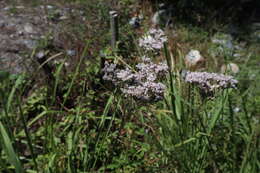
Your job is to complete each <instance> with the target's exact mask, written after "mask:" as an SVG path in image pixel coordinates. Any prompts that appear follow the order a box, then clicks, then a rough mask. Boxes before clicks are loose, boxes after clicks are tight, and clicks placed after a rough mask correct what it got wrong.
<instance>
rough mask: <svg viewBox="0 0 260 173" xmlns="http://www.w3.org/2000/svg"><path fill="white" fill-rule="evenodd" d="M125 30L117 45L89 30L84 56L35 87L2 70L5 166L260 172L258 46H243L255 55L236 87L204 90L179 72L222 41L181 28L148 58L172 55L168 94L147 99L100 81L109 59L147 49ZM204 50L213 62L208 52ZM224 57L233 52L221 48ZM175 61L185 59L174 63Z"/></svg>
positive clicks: (126, 61)
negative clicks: (195, 54) (190, 58)
mask: <svg viewBox="0 0 260 173" xmlns="http://www.w3.org/2000/svg"><path fill="white" fill-rule="evenodd" d="M69 2H72V1H71V0H70V1H69ZM74 2H77V3H82V4H88V5H90V6H89V8H92V7H93V9H92V10H97V14H98V16H99V20H100V21H102V22H104V23H106V22H107V21H108V16H107V14H108V10H109V8H108V7H107V6H106V4H105V3H106V2H102V1H98V2H97V3H96V4H95V3H92V1H83V0H79V1H74ZM183 2H184V1H183ZM132 3H134V1H132V0H122V1H120V3H119V4H120V5H122V6H128V5H130V4H132ZM180 5H185V4H180ZM99 8H101V9H99ZM91 12H93V11H91ZM124 15H126V14H124ZM87 17H88V19H89V20H93V19H97V18H96V17H93V16H91V15H89V16H87ZM94 21H95V20H94ZM126 21H127V20H126V19H122V22H125V24H126ZM100 26H104V25H100ZM100 26H99V27H100ZM89 27H90V26H89ZM91 27H94V26H91ZM100 28H101V27H100ZM78 29H80V27H79V28H78ZM78 29H75V30H71V32H72V31H74V32H76V31H77V30H78ZM92 29H93V28H92ZM121 29H122V30H121V31H122V32H124V33H126V34H125V35H123V36H122V37H121V40H120V41H121V42H119V44H118V50H116V51H113V50H112V49H111V48H110V47H109V46H108V36H109V34H108V32H107V30H106V29H105V30H102V29H100V31H98V30H94V31H91V33H92V34H93V33H94V34H93V35H92V39H89V38H87V39H86V40H87V41H86V40H84V39H85V38H84V39H82V38H80V39H81V40H83V41H84V44H83V45H84V46H83V48H82V47H79V48H81V49H82V50H81V51H80V53H81V54H80V55H79V58H78V59H73V60H71V61H75V62H74V65H75V66H73V67H71V69H70V71H68V70H67V69H66V68H67V67H66V66H65V60H67V58H65V60H64V61H61V63H60V64H58V65H56V66H55V67H54V68H53V71H52V74H53V76H54V79H53V81H48V80H47V82H45V83H41V84H36V85H34V87H33V88H32V89H30V90H29V92H26V89H27V87H28V86H29V85H31V84H32V80H28V77H27V76H26V75H11V74H9V73H8V72H0V81H1V82H0V172H14V171H16V172H23V170H26V171H27V172H50V173H51V172H116V173H117V172H118V173H121V172H124V173H125V172H126V173H127V172H129V173H131V172H162V173H163V172H165V173H168V172H176V173H184V172H193V173H203V172H205V173H206V172H225V173H226V172H227V173H229V172H230V173H231V172H240V173H247V172H250V173H257V172H259V169H260V158H259V156H260V149H259V145H260V143H259V142H260V141H259V135H260V134H259V132H260V126H259V114H260V88H259V85H258V84H259V80H260V79H259V75H257V74H258V73H259V67H258V66H259V65H257V63H258V61H259V60H258V57H259V56H258V54H257V48H249V49H248V50H246V52H245V54H247V53H248V52H250V53H252V54H251V56H250V58H246V59H238V60H237V61H238V62H239V63H240V64H241V66H240V67H241V72H240V73H239V74H237V75H236V78H237V79H238V80H239V86H238V89H228V90H224V91H216V92H215V93H214V95H212V96H211V97H205V96H203V95H202V94H201V92H200V91H199V89H198V88H196V86H194V85H188V84H187V83H185V82H184V81H183V79H182V77H181V76H180V75H179V71H180V70H181V69H182V68H184V65H183V63H182V58H183V57H184V54H185V53H186V52H187V50H189V49H194V48H196V49H202V53H203V54H205V55H208V52H207V51H208V48H212V49H213V50H215V51H216V47H214V45H213V44H212V43H211V42H210V41H209V40H210V38H209V37H210V33H208V32H205V31H204V30H203V29H200V28H193V27H192V26H189V28H188V29H187V28H186V27H182V26H181V27H180V28H177V29H176V30H177V31H178V34H179V35H180V36H179V37H178V38H176V39H175V40H174V41H175V42H176V43H177V44H180V46H176V47H175V48H173V50H170V49H168V48H169V46H170V45H165V47H164V52H163V53H161V55H160V57H157V56H154V57H151V58H153V60H157V58H159V60H160V61H161V59H163V60H166V61H167V63H168V66H169V67H170V69H169V75H168V76H167V80H166V81H164V82H165V83H166V84H167V88H168V90H167V93H166V94H165V99H164V100H162V101H159V102H152V103H142V102H141V101H139V100H134V99H133V98H130V97H125V96H124V95H122V93H121V92H120V88H116V86H113V85H111V84H110V83H107V82H105V81H103V80H102V69H101V66H102V63H101V61H102V60H103V59H102V58H104V59H105V60H108V61H113V62H115V63H119V64H120V65H122V66H124V65H127V66H128V67H129V68H131V65H132V64H136V63H137V62H138V58H139V56H140V54H142V52H138V46H137V45H136V43H135V40H137V39H138V38H137V35H138V34H135V33H134V32H133V30H132V29H131V28H130V27H129V26H127V25H125V26H122V28H121ZM177 31H176V32H177ZM84 32H85V31H84ZM84 32H83V31H82V33H84ZM96 33H99V34H96ZM95 34H96V35H95ZM75 35H76V34H75ZM49 38H51V36H50V37H46V39H43V40H41V41H40V43H39V44H40V45H39V48H41V49H48V45H49V44H50V42H51V40H50V39H49ZM177 44H176V45H177ZM122 45H123V48H122V47H120V46H122ZM97 47H101V48H102V50H103V51H102V54H103V55H101V56H100V50H99V48H97ZM204 49H205V50H206V51H205V50H204ZM255 49H256V50H255ZM120 51H121V52H120ZM203 51H205V52H203ZM172 54H173V55H174V56H172ZM151 56H152V55H151ZM136 57H138V58H136ZM205 58H206V59H207V61H210V60H212V57H210V55H208V57H205ZM218 58H219V59H218V60H219V61H230V60H233V58H234V57H232V56H231V55H230V54H229V52H224V53H223V54H221V55H218ZM159 60H158V61H159ZM173 61H174V62H180V63H179V64H175V65H174V66H171V65H172V64H174V63H173ZM206 68H207V70H209V71H216V69H217V67H215V66H214V67H213V66H210V65H208V66H207V67H206ZM64 71H65V72H64Z"/></svg>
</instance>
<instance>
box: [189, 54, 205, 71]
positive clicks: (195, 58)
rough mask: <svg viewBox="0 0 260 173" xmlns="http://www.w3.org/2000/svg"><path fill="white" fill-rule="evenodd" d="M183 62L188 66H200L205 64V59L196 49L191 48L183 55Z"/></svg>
mask: <svg viewBox="0 0 260 173" xmlns="http://www.w3.org/2000/svg"><path fill="white" fill-rule="evenodd" d="M185 64H186V66H187V67H188V68H192V69H193V68H196V69H197V68H202V67H203V66H204V65H205V59H204V58H203V57H202V56H201V54H200V52H199V51H198V50H191V51H190V52H189V53H188V54H187V55H186V56H185Z"/></svg>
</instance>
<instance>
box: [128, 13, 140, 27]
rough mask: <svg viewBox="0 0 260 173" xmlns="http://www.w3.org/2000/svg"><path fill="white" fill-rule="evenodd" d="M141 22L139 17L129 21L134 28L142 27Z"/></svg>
mask: <svg viewBox="0 0 260 173" xmlns="http://www.w3.org/2000/svg"><path fill="white" fill-rule="evenodd" d="M140 23H141V20H140V19H139V17H137V16H135V17H132V18H131V19H130V21H129V24H130V25H131V26H132V27H133V28H138V27H140V25H141V24H140Z"/></svg>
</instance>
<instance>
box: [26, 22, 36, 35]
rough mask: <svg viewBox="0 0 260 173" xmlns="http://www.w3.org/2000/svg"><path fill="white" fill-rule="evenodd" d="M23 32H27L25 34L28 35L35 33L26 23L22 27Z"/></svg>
mask: <svg viewBox="0 0 260 173" xmlns="http://www.w3.org/2000/svg"><path fill="white" fill-rule="evenodd" d="M24 31H25V32H27V33H30V34H32V33H35V31H34V29H33V26H32V25H31V24H29V23H26V24H25V25H24Z"/></svg>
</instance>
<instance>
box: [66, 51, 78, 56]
mask: <svg viewBox="0 0 260 173" xmlns="http://www.w3.org/2000/svg"><path fill="white" fill-rule="evenodd" d="M66 53H67V55H68V56H75V55H76V51H75V50H67V51H66Z"/></svg>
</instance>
